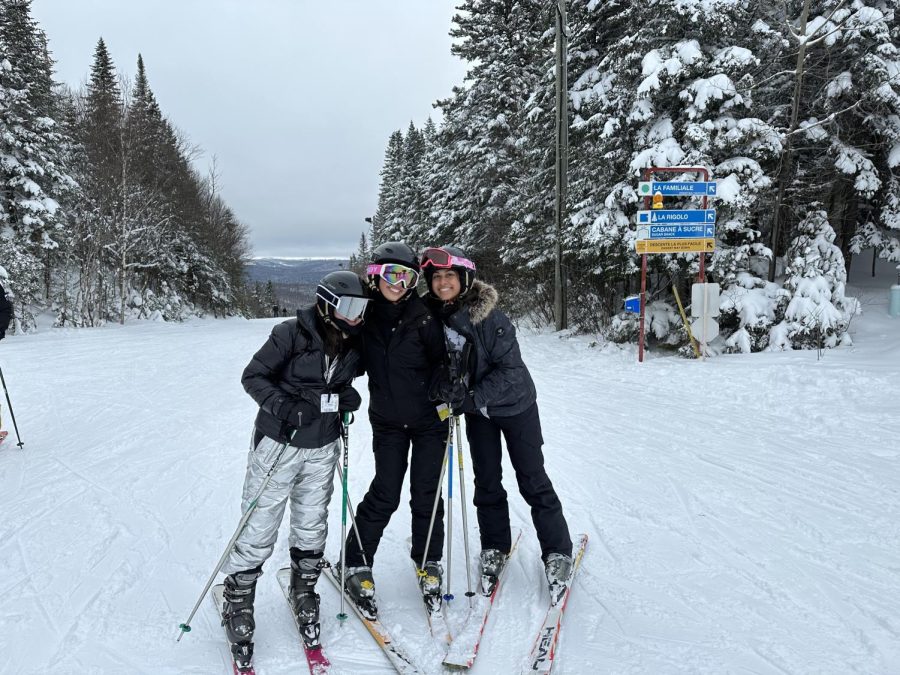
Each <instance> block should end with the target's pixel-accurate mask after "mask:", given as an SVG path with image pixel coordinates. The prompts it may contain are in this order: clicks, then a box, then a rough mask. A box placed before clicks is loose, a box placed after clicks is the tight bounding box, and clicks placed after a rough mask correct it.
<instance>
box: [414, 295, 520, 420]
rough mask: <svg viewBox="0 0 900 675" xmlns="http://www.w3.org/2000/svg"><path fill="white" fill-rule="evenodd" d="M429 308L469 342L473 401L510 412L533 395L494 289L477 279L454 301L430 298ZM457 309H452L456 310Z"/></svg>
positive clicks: (493, 411)
mask: <svg viewBox="0 0 900 675" xmlns="http://www.w3.org/2000/svg"><path fill="white" fill-rule="evenodd" d="M428 304H429V307H430V309H431V310H432V311H433V312H434V314H435V315H436V316H438V317H440V318H441V320H442V321H443V322H444V323H445V324H446V325H447V326H449V327H450V328H452V329H453V330H455V331H456V332H457V333H459V334H460V335H462V336H463V337H465V338H466V342H468V343H469V344H470V345H472V347H473V349H472V350H471V351H472V352H474V357H472V358H470V359H469V369H470V372H469V376H470V377H469V383H470V387H469V388H470V390H472V392H473V398H474V400H475V407H476V408H478V409H479V410H481V409H482V408H486V409H487V414H488V416H489V417H512V416H513V415H518V414H519V413H521V412H523V411H525V410H527V409H528V408H530V407H531V406H532V405H533V404H534V402H535V401H536V400H537V391H536V389H535V387H534V381H533V380H532V379H531V373H529V372H528V368H527V367H526V366H525V362H524V361H523V360H522V354H521V353H520V351H519V341H518V340H516V329H515V327H514V326H513V325H512V323H511V322H510V320H509V317H507V316H506V314H504V313H503V312H501V311H500V310H499V309H497V291H496V290H495V289H494V287H493V286H491V285H489V284H486V283H484V282H483V281H479V280H475V281H474V282H473V283H472V288H471V289H470V290H469V292H468V293H466V294H465V295H464V296H463V297H462V298H461V299H460V301H459V303H458V304H454V305H445V304H444V303H442V302H441V301H440V300H436V299H434V298H429V301H428ZM454 310H455V311H454Z"/></svg>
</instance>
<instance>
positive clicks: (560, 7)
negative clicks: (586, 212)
mask: <svg viewBox="0 0 900 675" xmlns="http://www.w3.org/2000/svg"><path fill="white" fill-rule="evenodd" d="M567 30H568V29H567V26H566V0H557V6H556V269H555V272H554V291H553V314H554V316H555V317H556V330H565V329H566V328H568V326H569V316H568V302H567V300H566V276H567V275H565V274H564V273H563V261H562V230H563V222H564V221H565V218H566V191H567V190H568V170H569V85H568V82H567V72H566V61H567V59H566V57H567V55H568V51H569V36H568V34H567Z"/></svg>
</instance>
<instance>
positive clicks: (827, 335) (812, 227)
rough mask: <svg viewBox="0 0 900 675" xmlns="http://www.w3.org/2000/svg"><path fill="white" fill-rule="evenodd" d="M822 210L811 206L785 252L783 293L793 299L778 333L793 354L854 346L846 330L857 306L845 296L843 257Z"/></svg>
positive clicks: (814, 205)
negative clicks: (786, 342)
mask: <svg viewBox="0 0 900 675" xmlns="http://www.w3.org/2000/svg"><path fill="white" fill-rule="evenodd" d="M820 206H821V205H819V204H815V203H814V204H812V205H811V208H810V211H809V212H808V213H807V215H806V217H805V218H804V219H803V220H801V221H800V222H799V223H798V224H797V228H796V232H797V234H796V237H795V238H794V239H793V241H791V245H790V246H789V247H788V250H787V257H786V258H787V259H786V263H787V267H786V268H785V275H786V279H785V282H784V288H785V290H786V291H788V292H789V293H790V294H791V298H790V302H789V304H788V306H787V309H786V310H785V317H784V323H783V324H780V325H779V326H778V327H776V328H777V330H778V332H781V331H784V333H785V334H786V335H787V337H788V339H789V340H790V342H791V344H792V345H793V347H794V348H795V349H812V348H817V347H835V346H837V345H838V344H850V336H849V334H848V333H847V327H848V325H849V321H850V318H851V317H852V316H853V314H855V313H857V312H858V311H859V310H858V303H857V302H856V300H855V299H854V298H848V297H846V296H845V295H844V286H845V283H846V281H847V271H846V268H845V267H844V257H843V254H842V253H841V250H840V249H839V248H838V247H837V246H835V245H834V239H835V232H834V229H832V227H831V225H830V224H829V222H828V214H827V212H826V211H825V210H824V209H821V208H820ZM775 342H776V343H777V340H776V341H775Z"/></svg>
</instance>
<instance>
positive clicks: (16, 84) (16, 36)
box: [0, 0, 74, 329]
mask: <svg viewBox="0 0 900 675" xmlns="http://www.w3.org/2000/svg"><path fill="white" fill-rule="evenodd" d="M51 68H52V64H51V61H50V58H49V55H48V51H47V45H46V37H45V36H44V34H43V32H42V31H41V30H40V29H39V28H38V26H37V24H36V23H35V22H34V21H33V19H32V18H31V17H30V0H5V1H4V2H0V185H2V191H0V218H2V223H0V236H2V238H3V239H4V240H6V242H7V246H8V247H9V248H10V250H11V251H12V252H14V253H13V254H14V255H16V256H21V257H23V260H22V261H21V262H20V263H19V264H10V265H9V267H10V270H11V271H10V273H11V274H12V277H11V279H10V285H11V286H12V287H13V288H15V287H16V286H18V288H17V289H15V290H16V302H17V305H18V307H17V317H18V318H19V325H20V326H21V327H22V328H23V329H28V328H29V327H30V326H31V325H32V324H33V320H32V315H31V308H32V307H34V306H36V305H37V304H38V303H39V302H40V301H41V300H42V299H43V296H46V295H47V294H48V293H49V282H48V276H47V274H45V271H49V267H50V260H51V252H53V251H54V250H55V249H57V248H58V246H59V242H60V238H61V236H62V231H61V230H62V220H63V211H62V209H61V208H60V203H61V202H63V201H64V200H65V198H66V196H67V194H68V193H69V192H70V191H71V190H72V189H73V188H74V182H73V180H72V179H71V178H70V177H69V175H68V174H67V173H66V170H65V168H64V167H63V165H62V162H61V159H60V148H61V147H63V146H64V144H65V139H64V138H63V136H62V134H61V133H60V131H59V127H58V124H57V122H56V121H55V120H54V119H53V118H52V117H50V113H51V112H52V105H51V103H50V90H51V87H52V82H51ZM15 268H18V272H16V271H12V270H14V269H15ZM20 274H26V275H27V276H19V275H20ZM41 290H43V291H44V292H43V293H41V292H40V291H41Z"/></svg>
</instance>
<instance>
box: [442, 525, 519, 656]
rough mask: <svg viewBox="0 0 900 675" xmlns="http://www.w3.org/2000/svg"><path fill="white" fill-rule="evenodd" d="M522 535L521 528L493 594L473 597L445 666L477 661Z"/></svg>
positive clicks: (448, 651)
mask: <svg viewBox="0 0 900 675" xmlns="http://www.w3.org/2000/svg"><path fill="white" fill-rule="evenodd" d="M521 536H522V532H521V530H520V531H518V532H517V533H516V536H515V538H514V539H513V543H512V548H511V549H510V551H509V556H507V559H506V564H505V565H504V566H503V569H502V570H501V571H500V577H499V578H498V579H497V584H496V585H495V586H494V590H493V591H492V592H491V594H490V595H487V596H485V595H481V594H480V593H478V594H476V595H475V597H474V598H472V608H471V609H470V610H469V615H468V616H467V617H466V620H465V622H464V623H463V625H462V627H461V628H460V629H459V632H458V633H457V634H456V636H455V637H454V639H453V642H452V643H451V645H450V649H448V650H447V655H446V656H445V657H444V665H445V666H449V667H452V668H471V667H472V664H473V663H475V657H476V656H478V647H479V646H481V639H482V638H483V637H484V629H485V627H486V626H487V622H488V619H489V618H490V615H491V607H493V606H494V600H495V599H496V597H497V594H498V593H499V592H500V587H501V586H502V585H503V577H504V576H505V575H506V570H507V568H509V561H510V559H511V558H512V554H513V553H515V551H516V546H517V545H518V543H519V539H520V538H521Z"/></svg>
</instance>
